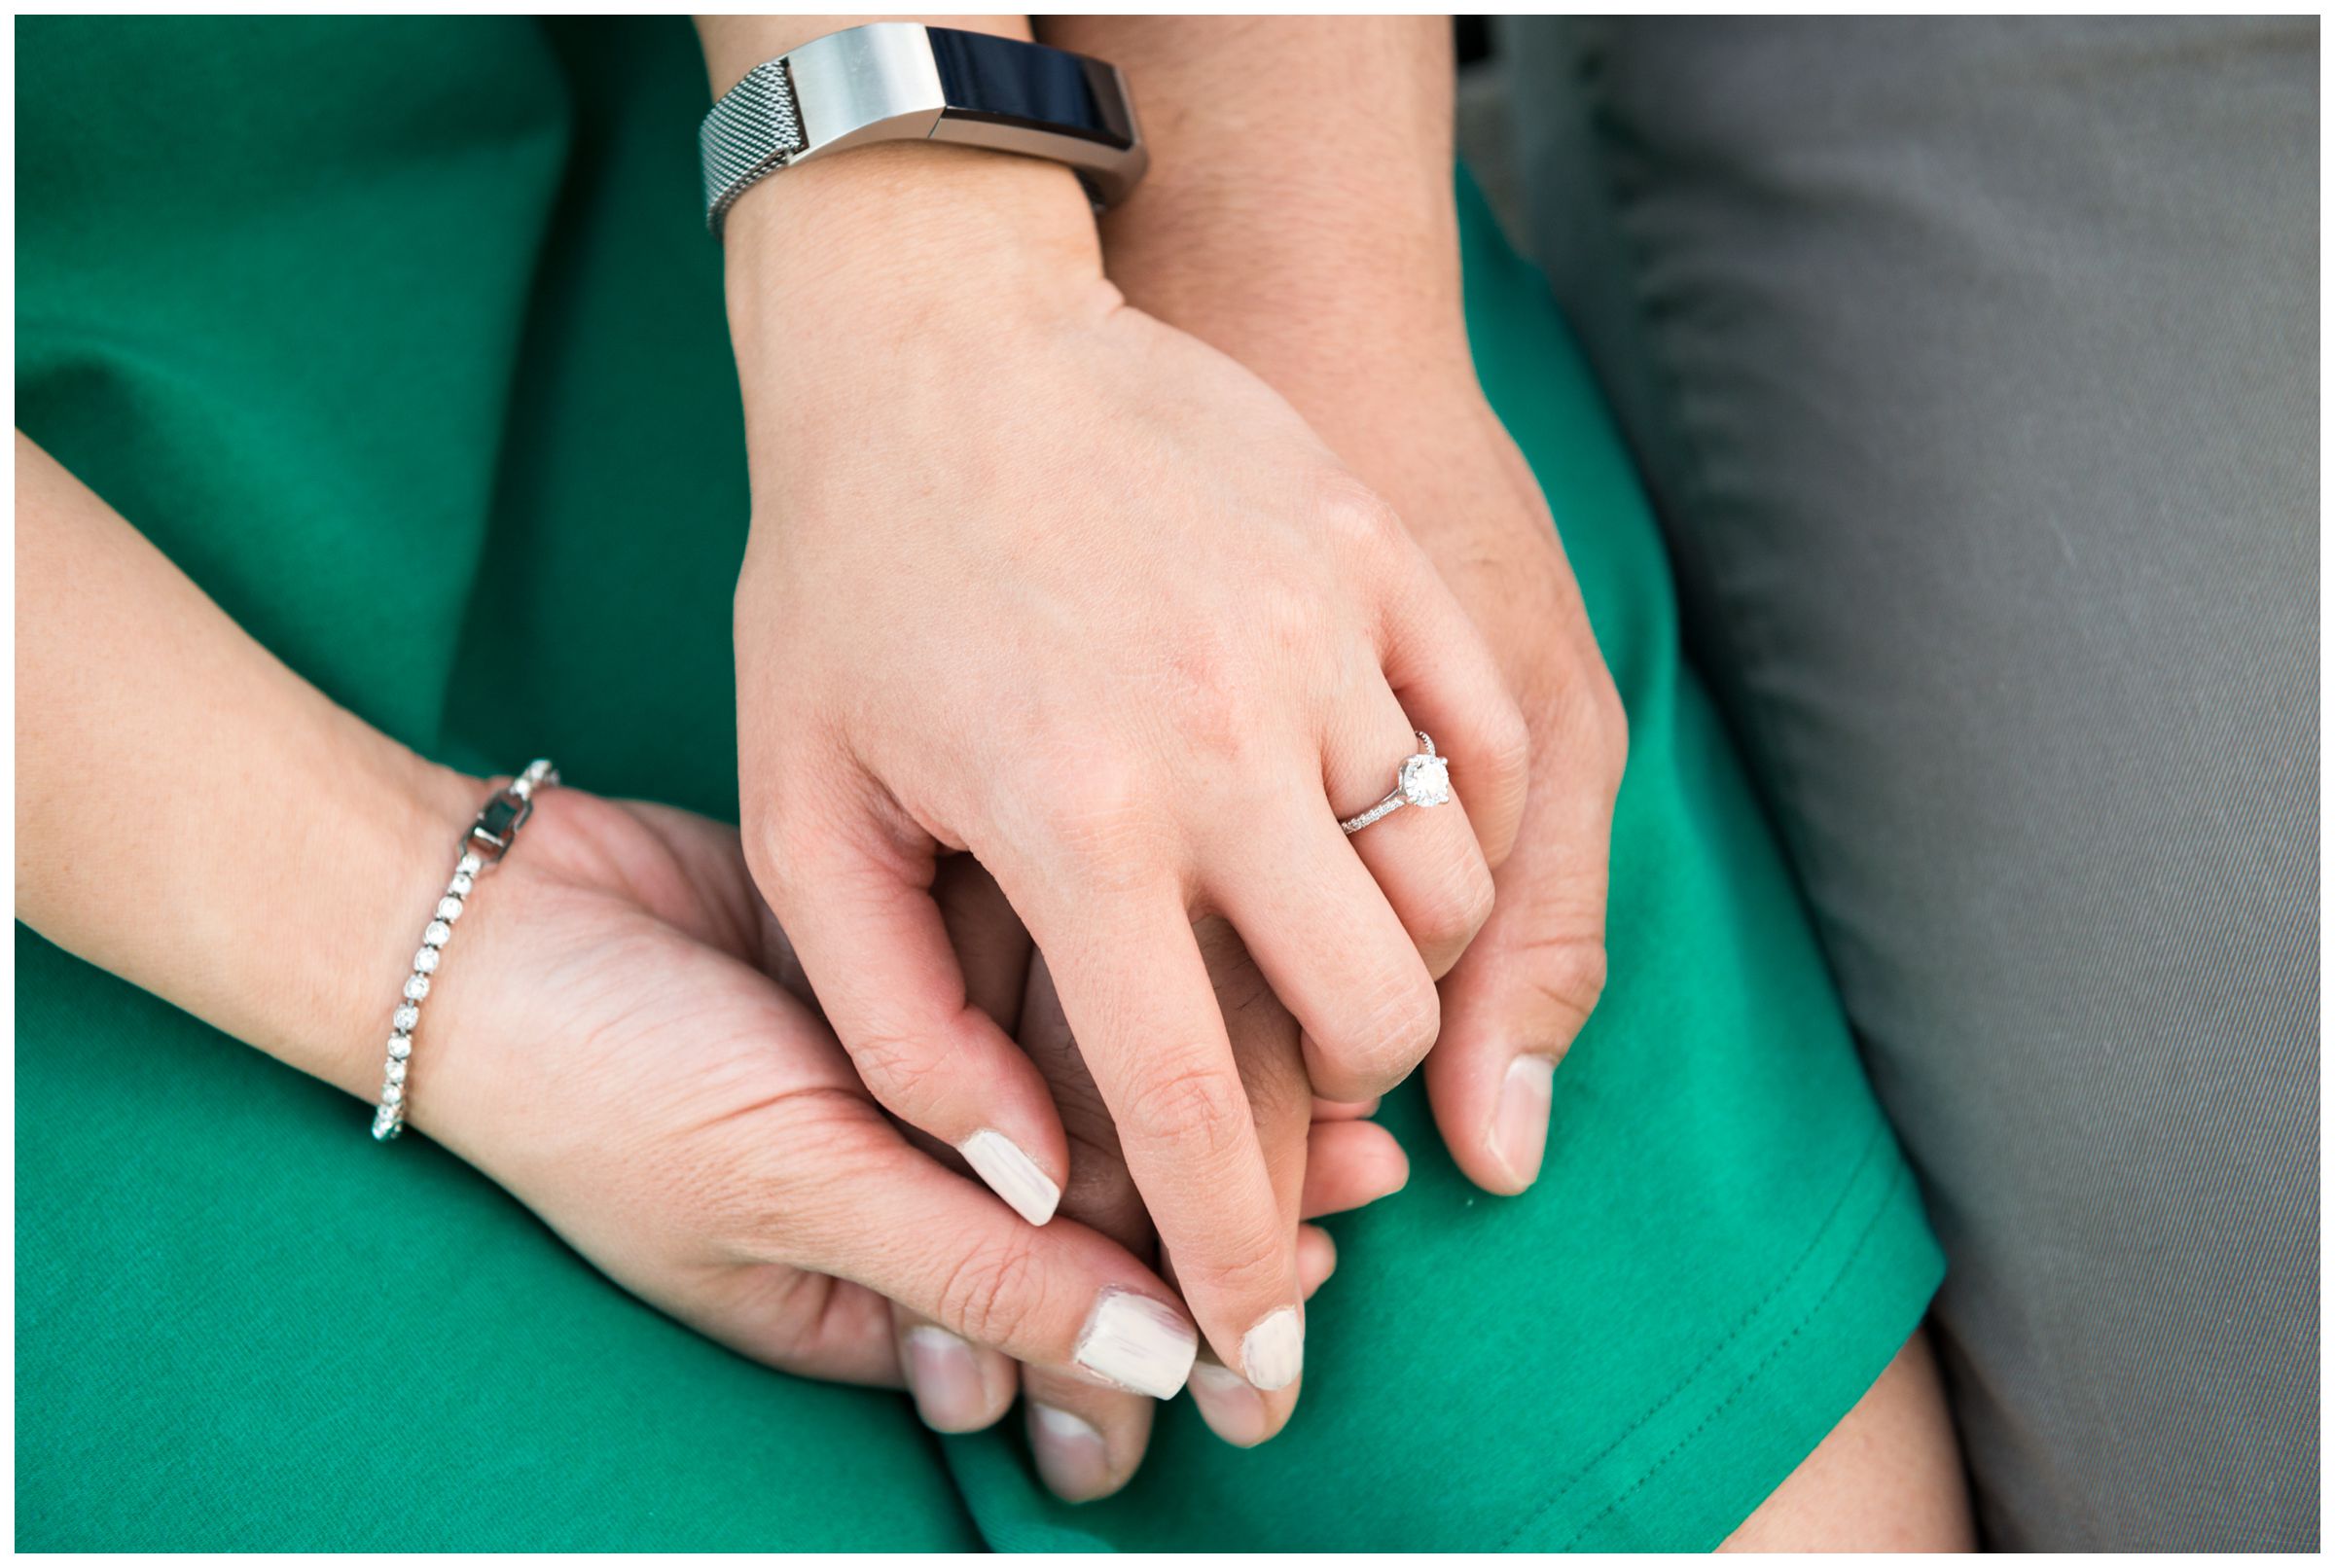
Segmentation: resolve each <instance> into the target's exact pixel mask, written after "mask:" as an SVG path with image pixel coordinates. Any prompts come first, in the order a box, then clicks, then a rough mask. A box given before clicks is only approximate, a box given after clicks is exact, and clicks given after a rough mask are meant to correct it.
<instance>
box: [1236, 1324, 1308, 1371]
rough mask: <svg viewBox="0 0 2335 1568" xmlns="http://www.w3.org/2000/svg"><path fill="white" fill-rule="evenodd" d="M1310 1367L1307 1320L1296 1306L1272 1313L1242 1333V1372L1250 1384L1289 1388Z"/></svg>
mask: <svg viewBox="0 0 2335 1568" xmlns="http://www.w3.org/2000/svg"><path fill="white" fill-rule="evenodd" d="M1305 1370H1306V1320H1305V1319H1304V1318H1302V1317H1300V1316H1299V1315H1298V1311H1297V1308H1296V1307H1294V1306H1284V1307H1282V1308H1280V1309H1279V1310H1278V1311H1274V1312H1268V1313H1266V1314H1265V1315H1264V1316H1263V1317H1261V1318H1259V1319H1258V1320H1257V1325H1256V1327H1255V1328H1253V1329H1251V1330H1249V1331H1248V1332H1247V1333H1246V1334H1244V1335H1242V1336H1240V1372H1241V1375H1242V1376H1244V1377H1246V1378H1247V1379H1248V1381H1249V1384H1250V1386H1252V1387H1255V1388H1262V1389H1267V1390H1272V1389H1275V1388H1287V1387H1288V1386H1289V1385H1290V1384H1291V1383H1294V1382H1296V1381H1297V1374H1298V1373H1299V1372H1304V1371H1305Z"/></svg>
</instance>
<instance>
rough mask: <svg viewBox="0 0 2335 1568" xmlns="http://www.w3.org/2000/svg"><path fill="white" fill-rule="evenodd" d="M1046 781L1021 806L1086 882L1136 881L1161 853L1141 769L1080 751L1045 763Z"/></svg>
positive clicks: (1120, 884)
mask: <svg viewBox="0 0 2335 1568" xmlns="http://www.w3.org/2000/svg"><path fill="white" fill-rule="evenodd" d="M1048 773H1049V779H1048V783H1047V787H1046V788H1045V789H1044V790H1042V791H1039V792H1036V794H1037V799H1036V800H1035V801H1034V802H1027V803H1026V806H1025V808H1026V809H1028V810H1029V811H1031V812H1032V813H1033V814H1034V817H1035V820H1036V827H1037V831H1038V833H1039V834H1040V836H1042V837H1043V838H1044V839H1045V841H1046V843H1047V846H1048V848H1049V849H1050V850H1051V852H1052V853H1053V854H1054V855H1055V856H1058V857H1060V859H1061V860H1062V861H1063V862H1064V863H1066V865H1067V866H1068V867H1069V869H1070V870H1071V871H1072V872H1073V873H1076V874H1077V875H1078V876H1079V877H1080V878H1081V880H1082V884H1083V885H1085V886H1089V887H1098V888H1100V889H1101V890H1104V891H1110V890H1114V889H1120V890H1124V889H1127V888H1132V887H1135V886H1139V885H1141V884H1142V882H1144V881H1145V880H1147V879H1148V876H1149V873H1152V872H1153V871H1155V870H1156V869H1157V867H1158V866H1159V865H1160V864H1161V863H1162V861H1163V859H1164V855H1165V835H1164V833H1163V831H1162V827H1161V822H1160V812H1159V811H1158V809H1157V802H1156V801H1155V798H1154V792H1153V791H1152V790H1151V789H1150V788H1148V787H1147V786H1146V785H1145V784H1144V783H1143V782H1142V779H1143V774H1142V771H1141V769H1139V768H1137V767H1135V766H1132V765H1131V764H1129V763H1127V762H1124V761H1122V760H1120V759H1117V758H1105V757H1097V756H1096V755H1094V754H1093V753H1080V754H1077V755H1075V756H1074V757H1071V758H1068V759H1063V760H1058V761H1057V762H1055V763H1054V764H1052V765H1050V766H1049V767H1048Z"/></svg>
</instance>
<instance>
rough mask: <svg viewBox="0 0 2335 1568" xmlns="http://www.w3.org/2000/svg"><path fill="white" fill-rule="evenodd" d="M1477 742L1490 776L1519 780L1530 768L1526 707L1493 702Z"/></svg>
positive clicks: (1530, 756) (1504, 701)
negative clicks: (1489, 769)
mask: <svg viewBox="0 0 2335 1568" xmlns="http://www.w3.org/2000/svg"><path fill="white" fill-rule="evenodd" d="M1608 690H1610V683H1608ZM1616 706H1619V703H1618V701H1617V703H1616ZM1480 742H1481V744H1482V745H1483V748H1484V760H1485V766H1488V767H1490V768H1491V773H1492V777H1494V778H1496V779H1504V780H1514V781H1522V780H1523V779H1524V778H1525V777H1526V776H1527V773H1528V772H1529V771H1530V769H1531V766H1532V727H1531V726H1530V725H1529V724H1527V723H1526V722H1525V710H1524V709H1523V708H1521V707H1519V706H1518V705H1517V704H1516V703H1515V702H1514V701H1512V700H1505V699H1503V700H1502V701H1500V702H1497V703H1495V704H1493V708H1492V711H1491V714H1490V715H1488V716H1487V718H1486V720H1485V724H1484V733H1483V735H1482V736H1481V737H1480Z"/></svg>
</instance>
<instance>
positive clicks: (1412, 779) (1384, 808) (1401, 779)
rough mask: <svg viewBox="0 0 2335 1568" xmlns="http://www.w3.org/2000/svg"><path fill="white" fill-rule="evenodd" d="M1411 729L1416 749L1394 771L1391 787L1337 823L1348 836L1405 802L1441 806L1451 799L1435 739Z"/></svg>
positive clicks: (1448, 773)
mask: <svg viewBox="0 0 2335 1568" xmlns="http://www.w3.org/2000/svg"><path fill="white" fill-rule="evenodd" d="M1411 732H1412V733H1413V734H1415V735H1417V736H1419V750H1418V751H1416V752H1414V753H1412V754H1411V755H1410V756H1408V757H1406V758H1404V759H1403V762H1402V766H1399V767H1397V768H1396V769H1395V770H1394V788H1393V789H1392V790H1390V791H1388V792H1387V795H1386V799H1384V800H1383V801H1381V802H1379V803H1378V804H1376V805H1374V806H1372V807H1371V808H1370V809H1369V810H1367V811H1364V812H1361V813H1360V814H1358V815H1355V816H1350V817H1347V819H1346V820H1345V821H1343V822H1341V823H1339V824H1338V826H1339V827H1340V828H1343V829H1344V830H1345V831H1346V834H1347V837H1352V836H1353V835H1355V834H1357V833H1360V832H1361V831H1362V830H1363V829H1364V828H1367V827H1369V826H1370V825H1371V824H1372V823H1374V822H1376V821H1378V820H1379V818H1381V817H1383V816H1386V815H1388V814H1390V813H1392V812H1395V811H1400V810H1401V809H1402V808H1403V807H1404V806H1406V805H1416V806H1419V807H1421V808H1422V809H1423V808H1424V807H1427V806H1431V805H1441V804H1443V803H1444V802H1447V801H1449V800H1450V799H1451V798H1452V773H1451V767H1450V764H1449V762H1448V760H1447V759H1445V758H1442V757H1438V756H1436V755H1435V742H1433V741H1432V740H1429V739H1428V738H1427V732H1426V731H1424V730H1414V731H1411Z"/></svg>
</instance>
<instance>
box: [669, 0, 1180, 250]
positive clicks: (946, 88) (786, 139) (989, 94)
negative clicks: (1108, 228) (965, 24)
mask: <svg viewBox="0 0 2335 1568" xmlns="http://www.w3.org/2000/svg"><path fill="white" fill-rule="evenodd" d="M883 141H936V142H955V143H957V144H958V145H960V146H966V147H988V148H993V149H995V150H996V151H998V152H1001V153H1020V154H1023V155H1024V156H1025V157H1029V158H1044V159H1051V160H1054V161H1055V162H1058V163H1067V164H1068V165H1069V166H1070V167H1071V169H1072V170H1073V171H1075V172H1076V173H1077V175H1078V177H1079V180H1080V182H1081V183H1082V184H1084V185H1085V186H1086V188H1087V195H1088V196H1090V197H1092V198H1093V199H1094V201H1095V203H1096V205H1097V206H1104V207H1108V206H1114V205H1116V204H1117V203H1118V202H1119V201H1120V200H1122V199H1123V198H1124V197H1125V196H1127V194H1128V193H1129V192H1130V191H1132V190H1133V189H1134V188H1135V182H1136V181H1137V180H1140V179H1141V178H1142V177H1143V169H1144V165H1145V163H1146V161H1147V160H1148V159H1149V155H1148V154H1147V153H1145V152H1144V150H1143V138H1142V135H1141V134H1140V133H1139V132H1138V131H1137V130H1136V129H1135V110H1134V105H1133V103H1132V101H1131V100H1130V99H1129V97H1128V95H1127V83H1126V82H1125V80H1123V79H1122V78H1121V77H1120V75H1119V71H1118V68H1117V67H1116V66H1112V65H1108V64H1106V63H1104V62H1103V61H1101V60H1097V59H1090V58H1088V57H1087V56H1086V55H1084V54H1073V53H1070V52H1069V51H1067V50H1060V49H1049V48H1047V47H1046V46H1045V45H1043V44H1025V43H1024V42H1022V41H1021V40H1020V39H1016V38H999V37H997V36H996V35H995V34H993V33H976V32H965V31H962V30H960V29H957V28H954V27H927V26H925V25H924V24H922V23H921V22H913V21H877V22H869V23H867V24H866V25H864V26H860V27H846V28H844V30H843V31H842V32H838V33H829V34H827V35H826V36H825V37H823V38H814V39H812V40H811V41H810V42H809V43H808V44H805V45H804V46H803V47H802V48H800V49H798V50H795V51H793V52H792V53H786V54H781V55H780V56H778V58H776V59H774V60H765V61H764V62H763V63H762V64H760V65H757V66H755V67H754V69H752V70H751V71H748V72H747V73H746V74H745V76H744V77H743V78H741V79H740V80H739V82H738V84H737V86H736V87H734V88H732V89H730V90H729V91H727V92H725V93H723V94H722V96H721V99H720V101H718V102H716V103H715V104H714V106H713V111H712V112H711V113H710V114H708V115H706V117H705V121H704V124H702V125H700V126H699V127H698V155H699V159H700V162H701V163H702V165H703V169H704V175H705V227H706V229H707V230H708V231H709V232H711V233H712V234H713V236H714V237H715V238H716V239H719V238H720V237H721V235H722V220H723V219H724V218H725V217H726V216H727V215H728V214H729V211H730V206H731V203H733V202H735V201H736V199H737V198H738V197H739V196H743V195H744V194H745V193H746V191H747V189H748V188H749V187H751V186H752V185H753V184H754V183H755V182H756V181H758V180H761V179H763V178H765V177H766V176H768V175H771V174H772V173H775V172H776V171H777V170H779V169H782V168H787V167H789V166H791V165H793V164H796V163H800V162H802V161H803V160H806V159H811V158H818V157H821V156H823V155H824V154H827V153H833V152H839V151H841V150H842V149H844V148H846V147H860V146H864V145H866V144H867V143H869V142H883Z"/></svg>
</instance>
